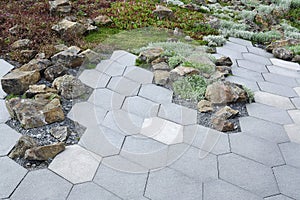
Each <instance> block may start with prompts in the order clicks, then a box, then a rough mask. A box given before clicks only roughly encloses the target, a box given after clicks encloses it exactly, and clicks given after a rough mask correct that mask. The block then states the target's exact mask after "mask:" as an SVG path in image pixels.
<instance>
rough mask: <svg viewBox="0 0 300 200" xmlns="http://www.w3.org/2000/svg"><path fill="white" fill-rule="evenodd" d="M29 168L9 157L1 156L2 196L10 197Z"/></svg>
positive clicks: (0, 188) (0, 186)
mask: <svg viewBox="0 0 300 200" xmlns="http://www.w3.org/2000/svg"><path fill="white" fill-rule="evenodd" d="M26 173H27V170H26V169H24V168H23V167H21V166H20V165H18V164H17V163H15V162H14V161H13V160H11V159H10V158H8V157H0V198H1V199H2V198H8V197H9V196H10V195H11V193H12V192H13V191H14V189H15V188H16V187H17V186H18V184H19V183H20V182H21V181H22V179H23V178H24V176H25V175H26Z"/></svg>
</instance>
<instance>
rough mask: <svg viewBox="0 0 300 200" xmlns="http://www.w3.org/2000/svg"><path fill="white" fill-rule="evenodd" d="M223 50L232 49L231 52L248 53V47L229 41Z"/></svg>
mask: <svg viewBox="0 0 300 200" xmlns="http://www.w3.org/2000/svg"><path fill="white" fill-rule="evenodd" d="M222 48H225V49H230V50H233V51H238V52H248V49H247V47H245V46H243V45H240V44H237V43H233V42H229V41H228V42H226V44H224V45H223V46H222Z"/></svg>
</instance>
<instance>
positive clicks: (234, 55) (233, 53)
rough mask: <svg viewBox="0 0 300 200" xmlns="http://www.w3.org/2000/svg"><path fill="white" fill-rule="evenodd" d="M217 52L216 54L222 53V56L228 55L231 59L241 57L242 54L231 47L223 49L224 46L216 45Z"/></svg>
mask: <svg viewBox="0 0 300 200" xmlns="http://www.w3.org/2000/svg"><path fill="white" fill-rule="evenodd" d="M216 49H217V53H218V54H221V55H224V56H228V57H230V58H231V59H232V60H233V59H243V56H242V54H241V53H240V52H238V51H234V50H232V49H225V48H222V47H217V48H216Z"/></svg>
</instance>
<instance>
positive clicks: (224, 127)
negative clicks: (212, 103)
mask: <svg viewBox="0 0 300 200" xmlns="http://www.w3.org/2000/svg"><path fill="white" fill-rule="evenodd" d="M210 122H211V124H212V127H213V128H214V129H216V130H218V131H222V132H226V131H233V130H234V129H235V127H234V124H233V123H232V122H230V121H228V120H226V119H224V118H223V117H220V116H214V117H213V118H212V119H211V121H210Z"/></svg>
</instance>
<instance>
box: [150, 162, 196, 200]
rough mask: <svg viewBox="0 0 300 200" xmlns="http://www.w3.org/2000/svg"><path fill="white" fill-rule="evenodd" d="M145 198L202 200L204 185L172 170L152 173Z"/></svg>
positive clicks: (166, 169)
mask: <svg viewBox="0 0 300 200" xmlns="http://www.w3.org/2000/svg"><path fill="white" fill-rule="evenodd" d="M145 196H147V197H149V198H150V199H153V200H155V199H165V200H167V199H170V200H173V199H185V200H198V199H202V183H201V182H199V181H195V180H193V179H192V178H189V177H187V176H185V175H183V174H182V173H180V172H177V171H175V170H173V169H170V168H164V169H162V170H159V171H154V172H150V175H149V178H148V182H147V187H146V192H145Z"/></svg>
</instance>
